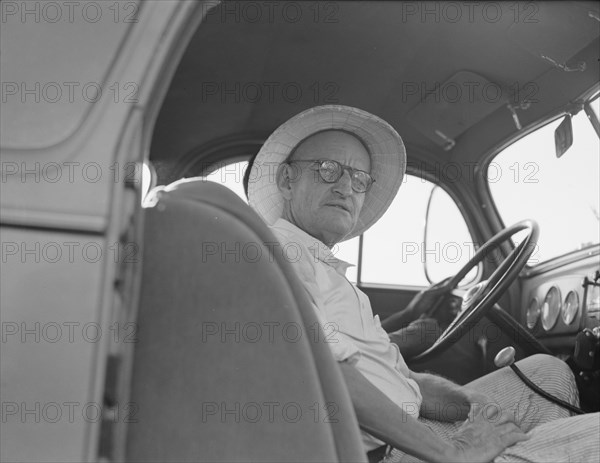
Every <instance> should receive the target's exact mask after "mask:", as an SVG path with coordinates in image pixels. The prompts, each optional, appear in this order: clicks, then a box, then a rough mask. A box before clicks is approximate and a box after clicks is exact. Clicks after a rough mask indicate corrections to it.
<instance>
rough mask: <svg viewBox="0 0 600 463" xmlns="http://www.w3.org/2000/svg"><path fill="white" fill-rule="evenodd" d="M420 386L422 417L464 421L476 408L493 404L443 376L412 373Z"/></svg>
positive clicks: (411, 376) (486, 398) (411, 375)
mask: <svg viewBox="0 0 600 463" xmlns="http://www.w3.org/2000/svg"><path fill="white" fill-rule="evenodd" d="M409 376H410V378H412V379H414V380H415V381H416V382H417V384H418V385H419V389H420V390H421V395H422V396H423V402H422V403H421V410H420V413H421V416H422V417H423V418H429V419H432V420H437V421H452V422H453V421H464V420H466V419H467V418H468V416H469V412H470V411H471V410H473V408H474V407H476V406H480V405H485V404H489V403H491V400H490V399H489V398H488V397H487V396H486V395H484V394H481V393H478V392H476V391H473V390H471V389H468V388H466V387H464V386H459V385H458V384H455V383H453V382H452V381H449V380H447V379H445V378H442V377H441V376H435V375H430V374H428V373H415V372H414V371H411V372H410V375H409Z"/></svg>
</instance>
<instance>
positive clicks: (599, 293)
mask: <svg viewBox="0 0 600 463" xmlns="http://www.w3.org/2000/svg"><path fill="white" fill-rule="evenodd" d="M586 307H587V312H588V315H589V314H594V315H593V316H595V317H596V318H599V317H598V315H597V314H598V312H600V286H592V285H590V286H588V288H587V298H586Z"/></svg>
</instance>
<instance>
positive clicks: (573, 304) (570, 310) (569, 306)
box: [562, 291, 579, 325]
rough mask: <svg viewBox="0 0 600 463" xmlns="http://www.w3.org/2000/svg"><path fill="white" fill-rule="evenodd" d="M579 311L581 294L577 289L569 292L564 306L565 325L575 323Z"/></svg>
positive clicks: (563, 317)
mask: <svg viewBox="0 0 600 463" xmlns="http://www.w3.org/2000/svg"><path fill="white" fill-rule="evenodd" d="M578 313H579V295H578V294H577V293H576V292H575V291H571V292H569V294H567V298H566V299H565V303H564V304H563V307H562V319H563V322H565V325H570V324H571V323H573V321H574V320H575V318H576V317H577V314H578Z"/></svg>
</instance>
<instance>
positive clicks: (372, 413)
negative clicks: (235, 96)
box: [248, 106, 600, 462]
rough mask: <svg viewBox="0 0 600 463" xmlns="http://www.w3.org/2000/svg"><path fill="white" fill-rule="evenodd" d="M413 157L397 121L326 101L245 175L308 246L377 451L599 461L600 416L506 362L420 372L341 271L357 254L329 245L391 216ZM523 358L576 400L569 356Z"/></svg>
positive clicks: (375, 456) (306, 266) (278, 134)
mask: <svg viewBox="0 0 600 463" xmlns="http://www.w3.org/2000/svg"><path fill="white" fill-rule="evenodd" d="M405 165H406V155H405V149H404V145H403V143H402V140H401V139H400V137H399V135H398V134H397V133H396V131H395V130H394V129H393V128H392V127H391V126H390V125H389V124H387V123H386V122H384V121H382V120H381V119H379V118H377V117H375V116H373V115H371V114H368V113H366V112H364V111H361V110H358V109H356V108H349V107H345V106H321V107H316V108H312V109H310V110H307V111H305V112H303V113H301V114H299V115H297V116H296V117H294V118H292V119H291V120H289V121H288V122H286V123H284V124H283V125H282V126H280V127H279V128H278V129H277V130H276V131H275V132H274V133H273V134H272V135H271V137H270V138H269V139H268V140H267V141H266V142H265V144H264V145H263V147H262V149H261V150H260V152H259V153H258V155H257V157H256V159H255V161H254V166H253V169H254V175H251V176H250V177H251V181H250V183H249V185H248V195H249V203H250V205H251V206H252V207H253V208H254V209H255V210H256V211H257V212H258V214H259V215H260V216H261V217H262V218H263V219H264V220H265V221H266V222H267V223H268V224H269V225H271V228H272V230H273V232H274V233H275V235H276V236H277V238H278V239H279V240H280V241H281V243H282V244H284V245H285V244H287V243H290V242H294V243H295V246H296V247H298V246H299V247H300V249H301V250H302V253H301V255H300V256H299V258H298V259H295V260H294V261H293V262H292V265H293V266H294V267H295V268H296V270H297V274H298V276H299V277H300V280H301V281H302V283H303V284H304V286H305V288H306V291H307V293H308V295H309V297H310V300H311V301H312V303H313V306H314V310H315V312H316V314H317V317H318V319H319V322H320V323H321V324H322V326H323V327H324V328H325V327H327V328H326V331H327V334H328V339H330V340H331V341H333V342H330V343H329V345H330V347H331V350H332V353H333V355H334V357H335V359H336V360H337V361H338V362H339V365H340V368H341V371H342V373H343V375H344V378H345V380H346V383H347V386H348V389H349V392H350V396H351V398H352V401H353V404H354V407H355V410H356V414H357V417H358V420H359V423H360V426H361V429H362V430H363V442H364V446H365V449H366V451H367V452H368V454H369V459H370V460H371V461H378V460H380V459H381V458H385V459H386V460H387V461H405V460H409V459H411V458H413V457H418V458H420V459H423V460H426V461H440V462H448V461H491V460H494V459H495V460H494V461H548V462H556V461H600V450H599V443H598V435H599V433H600V429H599V420H600V418H599V416H598V414H593V415H582V416H578V417H570V412H569V411H568V410H565V409H564V408H561V407H559V406H558V405H555V404H553V403H551V402H548V401H546V400H545V399H543V398H541V397H539V396H538V395H536V394H533V393H532V392H531V391H530V390H529V389H527V387H526V386H525V385H524V384H523V383H521V382H520V380H519V379H518V378H516V377H515V375H514V374H513V372H512V371H511V370H509V369H506V368H505V369H502V370H498V371H496V372H494V373H492V374H490V375H487V376H486V377H483V378H480V379H478V380H476V381H474V382H472V383H470V384H468V385H466V386H458V385H455V384H453V383H451V382H450V381H448V380H445V379H443V378H440V377H436V376H434V375H430V374H423V373H415V372H412V371H411V370H410V369H409V368H408V367H407V365H406V363H405V362H404V359H403V357H402V355H401V354H400V351H399V349H398V347H397V346H396V345H395V344H394V343H392V342H390V337H389V336H388V334H387V333H386V332H385V330H384V329H383V328H382V327H381V323H380V321H379V318H378V316H373V312H372V310H371V305H370V302H369V299H368V298H367V296H366V295H365V294H364V293H363V292H361V291H360V289H358V288H357V287H356V286H355V285H353V284H351V283H350V282H349V281H348V280H347V279H346V278H345V276H344V275H345V270H346V269H347V267H348V265H349V264H347V263H346V262H343V261H342V260H340V259H337V258H336V257H335V256H334V255H333V253H332V252H331V248H332V247H333V245H335V244H336V243H339V242H340V241H343V240H346V239H350V238H352V237H355V236H358V235H360V234H361V233H363V232H364V231H365V230H367V229H368V228H369V227H370V226H371V225H372V224H373V223H375V222H376V221H377V220H378V219H379V218H380V217H381V216H382V215H383V214H384V212H385V211H386V209H387V208H388V206H389V205H390V203H391V202H392V200H393V198H394V196H395V195H396V192H397V191H398V188H399V187H400V184H401V183H402V178H403V175H404V170H405ZM332 326H333V327H335V330H333V331H332V330H331V327H332ZM519 365H520V367H521V369H522V370H524V371H525V373H526V374H527V375H528V376H529V377H530V378H531V379H532V380H533V381H534V382H536V383H537V384H538V385H540V386H541V387H542V388H543V389H545V390H547V391H548V392H550V393H552V394H554V395H555V396H558V397H560V398H561V399H562V400H564V401H567V402H570V403H571V404H577V403H578V394H577V388H576V386H575V382H574V378H573V375H572V373H571V371H570V370H569V368H568V367H567V366H566V364H564V363H563V362H561V361H559V360H557V359H555V358H553V357H550V356H542V355H537V356H533V357H529V358H528V359H525V360H523V361H521V362H519ZM386 444H389V447H386ZM391 447H393V448H394V450H393V451H387V455H386V448H391Z"/></svg>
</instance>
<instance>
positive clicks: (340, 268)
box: [273, 218, 354, 276]
mask: <svg viewBox="0 0 600 463" xmlns="http://www.w3.org/2000/svg"><path fill="white" fill-rule="evenodd" d="M273 227H276V228H283V229H284V230H287V231H289V232H291V233H293V234H294V235H296V237H297V238H298V241H299V242H300V243H301V244H303V245H305V246H306V247H307V248H308V250H309V251H310V253H311V254H312V255H313V257H314V258H315V259H317V260H320V261H321V262H323V263H325V264H327V265H329V266H330V267H333V268H334V269H335V271H336V272H338V273H339V274H340V275H342V276H345V275H346V270H347V269H348V268H349V267H354V264H350V263H348V262H346V261H344V260H342V259H338V258H337V257H335V255H334V254H333V252H332V251H331V249H330V248H329V247H328V246H326V245H325V243H323V242H322V241H320V240H318V239H316V238H315V237H314V236H311V235H309V234H308V233H306V232H305V231H304V230H302V229H301V228H299V227H297V226H296V225H294V224H293V223H291V222H289V221H287V220H285V219H282V218H279V219H277V220H276V221H275V223H274V224H273Z"/></svg>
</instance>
